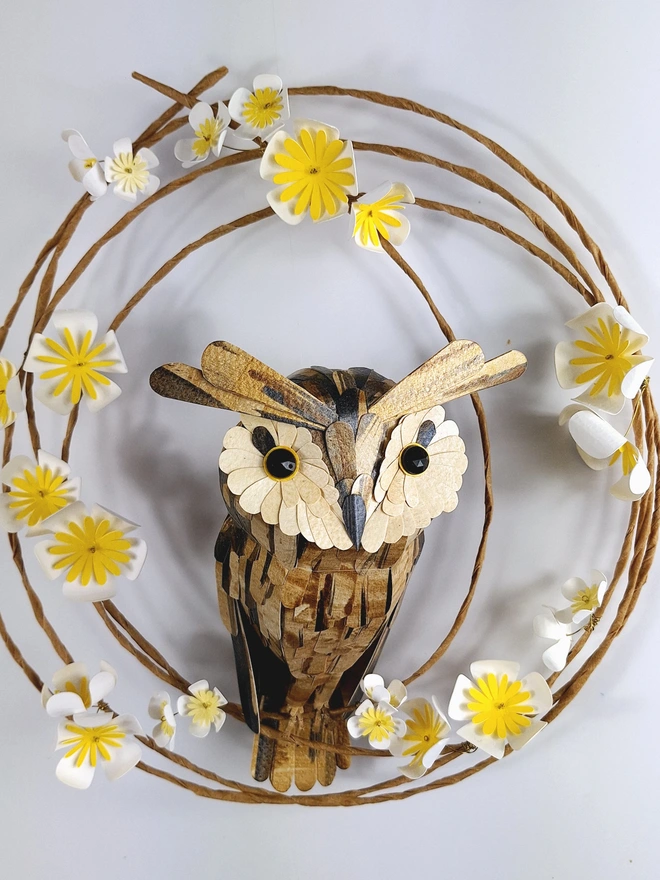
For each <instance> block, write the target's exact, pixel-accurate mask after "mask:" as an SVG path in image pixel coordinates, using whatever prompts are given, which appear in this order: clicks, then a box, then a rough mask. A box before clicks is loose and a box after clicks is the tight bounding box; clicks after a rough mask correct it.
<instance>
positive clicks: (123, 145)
mask: <svg viewBox="0 0 660 880" xmlns="http://www.w3.org/2000/svg"><path fill="white" fill-rule="evenodd" d="M112 152H113V153H114V154H115V156H119V154H120V153H131V155H132V154H133V142H132V141H131V139H130V138H127V137H125V138H120V139H119V140H118V141H115V142H114V144H113V145H112Z"/></svg>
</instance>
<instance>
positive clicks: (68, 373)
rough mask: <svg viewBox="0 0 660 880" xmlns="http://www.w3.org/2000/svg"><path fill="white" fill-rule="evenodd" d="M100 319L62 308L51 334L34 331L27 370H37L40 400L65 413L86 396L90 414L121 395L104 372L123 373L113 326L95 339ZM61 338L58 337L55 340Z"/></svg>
mask: <svg viewBox="0 0 660 880" xmlns="http://www.w3.org/2000/svg"><path fill="white" fill-rule="evenodd" d="M98 326H99V322H98V318H97V317H96V315H95V314H94V313H93V312H87V311H84V310H77V309H60V310H58V311H56V312H54V313H53V317H52V329H51V331H50V333H49V332H48V328H46V329H47V332H46V333H45V334H42V333H35V334H34V337H33V339H32V343H31V345H30V349H29V351H28V353H27V358H26V359H25V364H24V366H23V369H24V370H25V371H26V372H27V373H34V374H35V376H36V378H37V379H38V380H39V381H38V382H36V383H35V395H36V397H37V399H38V400H40V401H41V402H42V403H43V404H45V405H46V406H47V407H49V408H50V409H52V410H54V411H55V412H57V413H60V414H62V415H66V414H67V413H69V412H71V410H72V409H73V407H74V406H75V405H76V404H77V403H79V402H80V400H81V398H83V397H84V398H85V403H86V404H87V408H88V409H89V410H91V411H92V412H98V410H100V409H103V407H104V406H107V405H108V404H109V403H110V402H111V401H113V400H114V399H115V398H116V397H119V395H120V394H121V388H120V387H119V386H118V385H116V384H115V383H114V382H112V381H111V380H110V379H108V378H107V376H104V375H103V374H104V373H125V372H126V363H125V362H124V358H123V355H122V353H121V349H120V348H119V343H118V342H117V337H116V336H115V332H114V330H109V331H108V332H107V333H106V334H105V336H104V337H103V338H102V339H100V340H99V339H97V338H96V334H97V332H98ZM57 337H59V338H57Z"/></svg>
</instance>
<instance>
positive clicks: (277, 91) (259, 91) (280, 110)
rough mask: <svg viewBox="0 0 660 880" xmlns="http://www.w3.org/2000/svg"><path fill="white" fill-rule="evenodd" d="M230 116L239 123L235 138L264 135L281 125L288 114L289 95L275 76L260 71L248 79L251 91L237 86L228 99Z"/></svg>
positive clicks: (261, 136) (264, 136) (263, 137)
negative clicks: (252, 79) (259, 73)
mask: <svg viewBox="0 0 660 880" xmlns="http://www.w3.org/2000/svg"><path fill="white" fill-rule="evenodd" d="M229 113H230V114H231V118H232V119H233V120H234V121H235V122H238V123H239V126H238V128H237V129H236V131H235V134H236V136H237V137H239V138H255V137H260V138H262V139H265V138H267V137H268V136H269V135H271V134H273V132H275V131H277V130H278V129H280V128H282V126H283V125H284V123H285V122H286V121H287V120H288V118H289V96H288V93H287V90H286V89H285V88H284V86H283V84H282V80H281V79H280V78H279V76H276V75H275V74H273V73H262V74H261V75H260V76H256V77H255V78H254V81H253V83H252V91H250V90H249V89H246V88H241V89H237V90H236V91H235V92H234V94H233V95H232V96H231V99H230V101H229Z"/></svg>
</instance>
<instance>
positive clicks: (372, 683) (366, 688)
mask: <svg viewBox="0 0 660 880" xmlns="http://www.w3.org/2000/svg"><path fill="white" fill-rule="evenodd" d="M360 687H361V688H362V691H363V692H364V693H365V694H366V695H367V696H368V697H369V698H371V694H372V691H373V689H374V688H377V687H385V679H384V678H383V676H382V675H376V673H375V672H371V673H369V675H365V677H364V678H363V679H362V682H361V683H360Z"/></svg>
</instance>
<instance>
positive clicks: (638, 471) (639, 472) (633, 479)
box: [610, 458, 651, 501]
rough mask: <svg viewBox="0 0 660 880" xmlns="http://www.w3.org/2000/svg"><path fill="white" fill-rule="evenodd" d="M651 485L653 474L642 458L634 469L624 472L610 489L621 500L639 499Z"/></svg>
mask: <svg viewBox="0 0 660 880" xmlns="http://www.w3.org/2000/svg"><path fill="white" fill-rule="evenodd" d="M650 485H651V474H650V473H649V469H648V468H647V466H646V463H645V462H644V461H643V460H642V459H641V458H640V459H639V461H638V462H637V464H636V465H635V467H634V468H633V469H632V471H631V472H630V473H629V474H628V475H627V476H626V475H625V474H624V476H623V477H621V479H620V480H618V481H617V482H616V483H615V484H614V485H613V486H612V488H611V489H610V494H612V495H614V497H615V498H619V499H621V501H637V500H638V499H639V498H641V497H642V495H644V494H645V493H646V492H647V491H648V489H649V487H650Z"/></svg>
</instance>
